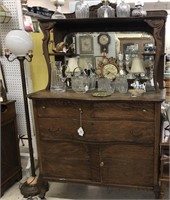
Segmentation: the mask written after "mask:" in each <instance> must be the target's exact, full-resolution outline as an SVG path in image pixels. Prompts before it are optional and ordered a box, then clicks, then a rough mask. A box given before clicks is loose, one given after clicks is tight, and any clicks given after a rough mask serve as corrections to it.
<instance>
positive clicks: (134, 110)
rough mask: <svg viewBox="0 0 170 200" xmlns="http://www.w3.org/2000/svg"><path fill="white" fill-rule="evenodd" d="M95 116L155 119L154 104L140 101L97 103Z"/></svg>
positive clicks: (121, 118) (143, 119)
mask: <svg viewBox="0 0 170 200" xmlns="http://www.w3.org/2000/svg"><path fill="white" fill-rule="evenodd" d="M93 109H94V113H93V117H95V118H100V119H102V118H109V119H110V118H113V119H120V120H123V119H125V120H128V119H129V120H140V121H141V120H142V121H154V117H155V109H154V104H152V103H150V104H146V103H141V102H140V103H139V102H130V103H127V102H122V103H120V102H119V103H117V102H112V103H106V102H104V103H95V104H94V108H93Z"/></svg>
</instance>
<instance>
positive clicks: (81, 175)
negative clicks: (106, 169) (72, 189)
mask: <svg viewBox="0 0 170 200" xmlns="http://www.w3.org/2000/svg"><path fill="white" fill-rule="evenodd" d="M39 153H40V154H39V155H40V157H41V158H40V160H41V162H40V173H41V174H42V175H43V176H44V177H48V178H50V179H51V180H59V179H60V180H65V179H68V180H69V179H70V180H71V179H72V180H73V179H74V180H88V181H89V180H91V169H90V156H89V152H88V146H87V145H86V144H83V143H77V142H72V141H68V142H67V141H55V142H52V141H41V143H40V144H39Z"/></svg>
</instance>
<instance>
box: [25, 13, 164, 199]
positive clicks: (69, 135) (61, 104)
mask: <svg viewBox="0 0 170 200" xmlns="http://www.w3.org/2000/svg"><path fill="white" fill-rule="evenodd" d="M166 15H167V13H166V12H165V11H148V15H147V17H141V18H133V17H130V18H123V19H122V18H112V19H111V18H107V19H98V18H95V16H92V17H91V18H89V19H75V18H74V16H73V14H68V15H67V19H64V20H52V19H50V20H45V19H40V26H41V29H42V31H43V33H44V38H43V51H44V56H45V59H46V61H47V67H48V72H49V82H48V85H47V88H46V89H45V90H42V91H39V92H36V93H33V94H30V95H28V97H29V98H30V99H31V100H32V101H33V109H34V117H35V125H36V140H37V148H38V159H39V167H40V178H42V179H44V180H47V181H64V182H78V183H86V184H94V185H110V186H127V187H136V188H148V189H151V190H154V192H155V194H156V197H158V195H159V157H160V153H159V148H160V147H159V144H160V135H161V117H160V116H161V103H162V102H163V101H164V100H165V91H164V89H163V70H164V45H165V22H166ZM51 30H53V34H54V41H55V43H56V44H57V43H58V42H61V41H62V40H63V38H64V36H65V35H66V34H67V33H69V32H92V31H98V32H100V31H101V32H102V31H146V32H148V33H151V34H152V35H153V37H154V39H155V43H156V47H157V50H156V53H155V66H154V82H155V84H156V85H157V83H158V84H159V85H158V88H157V87H156V89H155V91H152V92H147V93H145V94H144V95H143V96H140V97H136V98H133V97H131V96H130V94H129V93H127V94H119V93H113V94H112V95H111V96H109V97H93V96H92V92H87V93H85V94H77V93H75V92H73V91H71V90H68V91H66V92H63V93H52V92H50V91H49V86H50V77H51V67H50V56H55V57H56V59H57V58H58V57H60V56H63V55H62V53H49V50H48V44H49V40H50V32H51ZM80 126H81V127H82V128H83V130H84V135H83V136H81V135H80V134H78V129H79V127H80Z"/></svg>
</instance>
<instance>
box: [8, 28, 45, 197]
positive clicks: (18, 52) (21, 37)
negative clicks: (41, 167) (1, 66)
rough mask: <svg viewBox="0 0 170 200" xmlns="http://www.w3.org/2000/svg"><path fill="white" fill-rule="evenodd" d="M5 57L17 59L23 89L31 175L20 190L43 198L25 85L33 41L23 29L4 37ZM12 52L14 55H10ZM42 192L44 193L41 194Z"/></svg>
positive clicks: (25, 193)
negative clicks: (37, 172) (26, 65)
mask: <svg viewBox="0 0 170 200" xmlns="http://www.w3.org/2000/svg"><path fill="white" fill-rule="evenodd" d="M5 46H6V49H5V57H6V58H7V60H8V61H9V62H13V61H14V60H18V61H19V64H20V72H21V81H22V89H23V99H24V108H25V119H26V128H27V135H28V146H29V154H30V163H31V177H29V178H28V180H27V181H26V182H25V183H23V184H22V186H21V188H20V191H21V194H22V195H23V196H24V198H28V197H33V196H36V195H38V194H39V197H40V198H43V199H44V194H45V193H44V192H45V191H47V190H48V184H47V183H46V182H44V181H43V180H41V179H39V178H38V177H37V176H36V173H35V163H34V152H33V146H32V135H31V124H30V116H29V106H28V99H27V87H26V80H25V70H24V61H25V60H27V61H28V62H31V61H32V57H33V54H32V48H33V42H32V38H31V37H30V35H29V34H28V33H27V32H26V31H24V30H12V31H10V32H9V33H8V34H7V35H6V37H5ZM12 54H14V55H12ZM43 191H44V192H43ZM43 193H44V194H43Z"/></svg>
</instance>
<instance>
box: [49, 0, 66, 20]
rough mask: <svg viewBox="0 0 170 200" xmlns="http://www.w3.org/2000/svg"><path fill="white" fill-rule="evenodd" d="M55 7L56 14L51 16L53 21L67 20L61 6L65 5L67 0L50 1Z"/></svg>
mask: <svg viewBox="0 0 170 200" xmlns="http://www.w3.org/2000/svg"><path fill="white" fill-rule="evenodd" d="M50 1H51V3H52V4H53V5H55V6H56V10H55V12H54V14H53V15H52V16H51V18H52V19H65V18H66V17H65V15H64V14H63V13H62V11H61V6H63V5H64V3H65V0H50Z"/></svg>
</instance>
